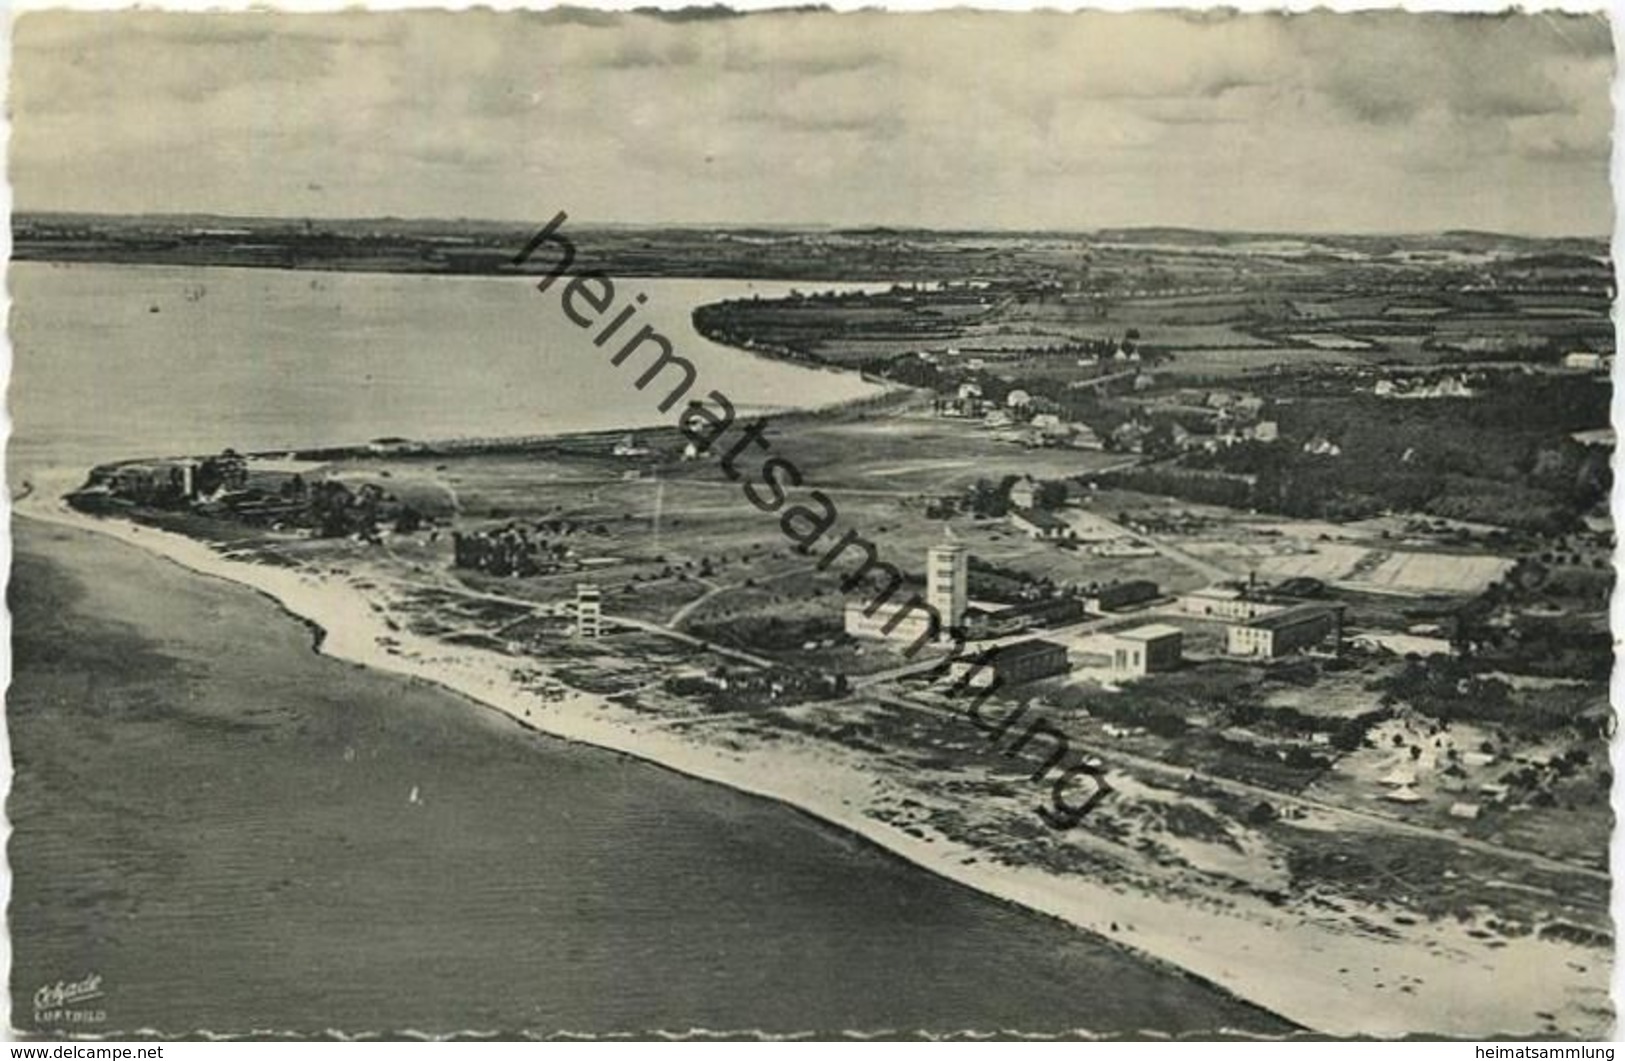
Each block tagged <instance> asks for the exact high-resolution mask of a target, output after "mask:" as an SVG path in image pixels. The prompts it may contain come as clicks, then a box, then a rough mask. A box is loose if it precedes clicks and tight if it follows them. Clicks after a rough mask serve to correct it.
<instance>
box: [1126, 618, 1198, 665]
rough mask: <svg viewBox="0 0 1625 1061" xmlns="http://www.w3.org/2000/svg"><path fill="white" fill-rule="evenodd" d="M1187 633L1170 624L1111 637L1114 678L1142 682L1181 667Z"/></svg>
mask: <svg viewBox="0 0 1625 1061" xmlns="http://www.w3.org/2000/svg"><path fill="white" fill-rule="evenodd" d="M1184 639H1185V633H1184V631H1182V630H1180V629H1179V627H1177V626H1169V625H1168V624H1167V623H1151V624H1149V625H1147V626H1136V627H1134V628H1133V629H1132V630H1119V631H1117V632H1116V633H1114V634H1112V674H1114V675H1117V676H1120V677H1125V678H1143V677H1145V676H1146V675H1147V674H1155V673H1157V672H1158V671H1168V670H1173V669H1174V668H1176V667H1178V666H1179V660H1180V657H1181V654H1182V646H1183V644H1184Z"/></svg>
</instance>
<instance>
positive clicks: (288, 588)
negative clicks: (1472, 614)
mask: <svg viewBox="0 0 1625 1061" xmlns="http://www.w3.org/2000/svg"><path fill="white" fill-rule="evenodd" d="M34 485H35V490H34V492H33V493H32V495H30V496H27V497H22V498H18V499H16V500H15V501H14V510H15V511H16V513H17V514H18V515H21V516H24V517H27V518H31V519H35V520H39V521H42V522H46V523H57V524H60V525H66V526H71V527H74V528H76V529H79V530H86V531H90V532H93V533H97V534H102V535H105V536H108V537H111V538H113V539H115V540H118V541H122V542H124V543H125V544H128V545H133V546H136V547H137V548H141V549H142V550H143V551H146V552H148V553H151V554H153V555H156V556H159V557H161V558H163V559H167V560H169V561H171V562H173V563H176V564H178V565H180V566H182V567H185V568H187V569H189V570H191V571H193V572H194V573H197V574H200V575H205V576H210V577H215V578H220V579H223V580H225V581H228V582H231V583H234V584H237V585H240V586H243V587H244V588H247V589H251V590H253V591H255V592H257V593H259V594H261V595H262V596H265V597H268V598H270V599H271V600H272V601H273V602H275V603H276V604H277V605H278V606H279V607H280V608H281V609H282V610H283V611H284V612H285V613H287V614H288V615H289V616H290V617H292V618H294V619H295V620H297V621H300V622H301V623H303V624H304V625H305V626H306V627H307V628H308V629H309V630H310V632H311V635H312V649H313V650H314V651H316V652H318V653H319V654H321V655H325V656H328V657H330V658H333V659H337V660H341V661H344V662H347V663H350V664H352V665H355V666H362V667H368V668H371V669H373V670H377V671H382V672H385V673H390V674H394V675H398V676H402V677H406V678H409V679H412V680H415V681H423V682H428V683H430V684H432V685H434V686H436V687H438V688H440V689H443V690H447V691H449V692H452V693H454V694H456V695H458V696H459V697H461V698H463V699H466V700H470V701H472V702H473V703H474V705H476V706H477V707H480V708H482V709H485V710H490V711H495V712H498V713H500V714H502V715H503V716H505V717H506V718H508V719H509V720H511V721H514V722H517V723H518V724H519V725H521V726H523V727H525V728H527V729H531V730H533V731H536V732H538V733H542V734H545V735H547V736H550V737H554V738H557V739H561V740H566V741H573V742H577V743H582V744H588V745H592V746H595V747H598V748H602V749H605V750H608V751H612V752H616V753H619V754H623V755H628V756H631V757H634V758H637V759H640V760H642V761H645V762H648V763H651V764H654V765H656V766H658V767H661V768H663V769H666V770H671V771H673V772H676V773H679V774H683V775H686V776H689V777H693V778H697V779H700V780H703V781H707V782H710V783H713V784H719V785H723V786H725V787H727V788H730V789H733V790H735V791H739V792H744V793H748V794H750V795H754V796H758V797H761V798H765V799H770V800H773V801H775V802H778V803H780V804H783V805H786V806H788V807H790V808H792V809H794V810H796V811H797V812H799V813H802V814H805V815H807V816H809V817H811V818H813V819H816V820H818V821H820V822H822V823H824V824H826V825H828V826H831V827H834V828H838V829H841V830H843V831H844V832H846V833H848V834H850V835H854V836H856V837H858V838H860V839H861V840H863V841H865V842H867V843H870V844H873V845H876V846H878V847H879V848H881V849H883V850H884V851H886V852H888V853H889V854H891V855H893V856H895V857H898V858H901V859H903V860H904V861H906V862H908V863H910V864H912V865H914V866H916V867H918V868H920V869H923V870H926V871H927V872H931V873H933V874H935V875H937V876H938V877H940V878H943V879H946V880H948V881H951V882H953V883H955V884H958V885H960V886H963V887H968V888H971V889H973V890H975V891H977V892H979V893H981V894H983V895H986V896H989V897H991V898H994V899H996V900H998V901H1001V902H1005V903H1010V904H1013V905H1015V906H1019V907H1021V908H1023V909H1025V910H1027V911H1031V912H1034V913H1037V914H1040V915H1043V916H1045V917H1049V918H1054V919H1056V920H1059V921H1062V922H1064V923H1065V924H1067V925H1068V926H1070V927H1071V928H1074V929H1077V930H1081V931H1083V932H1086V933H1088V934H1090V935H1091V936H1093V937H1096V938H1097V939H1098V940H1099V941H1101V942H1103V943H1106V944H1109V945H1111V946H1112V947H1114V948H1117V949H1120V950H1122V951H1124V952H1127V953H1130V954H1132V955H1133V956H1134V957H1136V958H1137V959H1140V960H1145V961H1149V962H1152V963H1154V964H1156V965H1157V966H1159V967H1161V968H1164V969H1167V970H1169V971H1172V972H1176V973H1178V974H1181V975H1185V976H1190V977H1193V978H1195V979H1199V980H1202V981H1205V982H1207V983H1209V984H1211V985H1213V986H1215V987H1217V988H1219V989H1221V990H1223V991H1224V992H1226V993H1228V994H1230V995H1232V996H1234V997H1236V998H1237V999H1239V1000H1241V1001H1243V1002H1245V1003H1248V1004H1251V1005H1253V1006H1256V1007H1259V1008H1260V1009H1263V1010H1265V1011H1267V1012H1270V1013H1273V1014H1276V1015H1278V1016H1280V1017H1282V1018H1284V1019H1285V1020H1287V1021H1290V1022H1292V1023H1294V1024H1298V1025H1300V1026H1302V1027H1303V1028H1304V1029H1306V1030H1310V1029H1312V1030H1313V1031H1315V1032H1320V1033H1324V1034H1331V1035H1338V1036H1393V1037H1397V1036H1404V1035H1439V1036H1459V1037H1464V1038H1482V1037H1483V1036H1485V1035H1487V1034H1491V1033H1492V1032H1493V1031H1499V1032H1502V1033H1504V1034H1535V1033H1537V1032H1538V1030H1539V1026H1538V1023H1537V1022H1536V1021H1535V1019H1534V1018H1533V1017H1532V1016H1529V1015H1527V1014H1518V1015H1514V1012H1513V1011H1514V1010H1516V1009H1519V1008H1521V1007H1518V1006H1517V1005H1515V1004H1514V1005H1512V1006H1509V1005H1508V1003H1509V1002H1510V1001H1511V1000H1510V999H1509V998H1507V997H1506V996H1505V995H1504V994H1502V993H1500V991H1499V990H1498V989H1502V990H1504V989H1506V988H1508V987H1510V986H1512V985H1518V984H1522V985H1524V986H1526V988H1528V989H1529V990H1531V991H1535V990H1539V989H1540V988H1541V987H1544V986H1546V985H1547V984H1548V983H1550V982H1551V981H1552V980H1554V979H1555V978H1554V977H1553V976H1551V975H1549V974H1550V973H1551V972H1553V971H1555V969H1560V968H1564V965H1563V963H1562V962H1560V961H1559V960H1558V959H1560V958H1567V959H1569V961H1568V963H1567V967H1568V968H1573V967H1575V959H1581V958H1583V959H1585V960H1586V961H1588V962H1594V961H1595V959H1596V957H1597V956H1596V955H1593V954H1592V953H1590V952H1588V951H1585V950H1584V949H1583V948H1579V947H1577V946H1574V945H1571V944H1564V943H1560V942H1556V941H1547V940H1538V941H1537V940H1518V941H1514V942H1516V943H1517V944H1519V946H1510V945H1509V946H1504V947H1503V948H1501V949H1499V950H1489V949H1487V948H1483V947H1482V946H1481V945H1479V946H1476V947H1473V949H1474V950H1475V951H1476V952H1477V953H1473V954H1471V955H1470V956H1469V955H1466V954H1464V953H1463V952H1462V947H1463V945H1464V944H1465V945H1467V946H1473V944H1474V941H1471V940H1467V939H1466V937H1465V936H1461V935H1460V933H1459V926H1423V929H1421V930H1418V934H1419V935H1420V934H1421V933H1422V932H1424V931H1430V930H1431V931H1432V934H1433V935H1434V936H1435V937H1436V938H1435V940H1434V941H1433V942H1431V943H1429V944H1428V946H1427V947H1425V948H1424V947H1422V946H1419V945H1418V944H1419V943H1420V941H1419V940H1406V941H1403V943H1402V944H1399V945H1396V944H1394V943H1390V942H1386V941H1383V940H1379V939H1373V938H1365V937H1358V936H1354V935H1352V934H1350V933H1348V932H1346V931H1338V930H1336V929H1334V928H1330V927H1329V926H1324V925H1317V924H1313V923H1310V922H1305V921H1302V920H1300V919H1299V918H1297V917H1296V916H1294V914H1293V913H1292V912H1290V911H1282V910H1279V909H1274V908H1271V907H1270V906H1268V905H1267V904H1265V903H1264V902H1263V901H1262V900H1251V899H1247V898H1237V899H1236V901H1235V902H1234V904H1233V910H1232V911H1230V912H1224V911H1216V910H1208V909H1204V908H1202V906H1199V905H1198V904H1197V903H1196V902H1192V901H1190V900H1188V899H1186V900H1182V899H1180V898H1177V897H1159V896H1157V895H1154V894H1151V893H1149V892H1137V893H1136V892H1128V891H1124V890H1123V889H1122V888H1121V887H1113V886H1112V885H1110V884H1108V883H1106V882H1103V881H1097V880H1093V879H1090V878H1087V877H1083V876H1081V875H1078V874H1071V875H1063V874H1061V873H1057V872H1053V871H1050V870H1047V869H1043V868H1041V867H1038V866H1033V865H1018V864H1014V863H1011V862H1008V861H1002V860H997V859H994V858H990V857H989V856H990V852H989V851H988V850H987V849H985V848H981V847H976V846H972V845H971V844H968V843H964V842H962V841H957V840H954V839H951V838H949V837H947V836H944V835H942V834H940V833H935V834H934V835H933V833H934V831H933V830H930V829H929V827H926V830H925V831H924V832H923V833H922V834H921V835H911V834H910V833H906V832H904V831H903V830H902V829H900V828H898V827H897V826H895V825H893V824H891V823H889V822H887V821H885V820H883V819H881V818H879V817H876V816H875V815H873V814H872V813H869V812H870V811H872V810H874V809H875V807H876V806H877V805H878V804H879V803H880V802H882V801H884V799H885V798H886V797H888V796H891V797H896V796H898V795H904V796H906V795H909V794H910V790H909V789H908V787H907V785H906V784H905V783H903V782H901V781H899V780H898V779H896V778H893V777H892V776H891V771H890V770H889V769H888V768H886V767H884V765H883V764H876V763H873V762H869V763H865V762H864V760H863V758H862V756H861V754H848V753H845V752H843V751H842V750H840V749H837V748H833V747H817V748H809V747H805V746H798V747H794V748H786V747H780V746H777V745H771V744H757V745H746V746H741V745H740V744H739V743H738V742H737V741H735V742H732V743H730V745H729V746H727V747H722V746H718V745H717V744H712V743H706V742H705V741H703V740H702V739H699V738H695V737H691V736H687V735H683V734H679V733H673V732H671V731H670V730H669V729H667V728H665V727H663V726H662V725H661V724H660V721H659V720H651V719H650V718H649V717H648V716H647V715H640V714H638V713H636V712H633V711H630V710H627V709H624V708H620V707H618V706H616V705H614V704H612V703H610V702H609V701H608V700H607V699H605V698H604V697H601V696H597V695H594V694H588V693H585V692H581V691H580V690H575V689H571V688H569V687H567V686H564V685H563V683H561V682H559V681H558V680H557V679H556V678H553V677H551V673H550V672H549V670H548V669H547V667H546V666H545V665H544V666H539V667H538V666H536V665H534V664H532V665H529V668H528V669H529V670H530V671H531V672H532V676H539V677H541V678H542V679H543V681H544V683H545V685H546V687H547V691H548V692H549V694H550V695H549V696H547V697H543V696H540V695H538V694H537V692H536V691H535V690H534V689H532V688H529V687H527V685H526V683H525V682H524V681H522V680H521V679H520V677H519V675H520V673H521V671H522V670H523V669H526V667H527V665H526V663H525V661H523V660H520V659H517V658H516V657H512V656H507V655H504V654H501V653H497V652H492V651H489V650H484V649H477V648H472V647H469V646H460V645H458V646H454V645H447V644H444V643H441V642H438V641H435V640H433V639H432V638H428V637H423V636H421V635H414V634H410V633H408V632H406V631H404V630H399V629H392V628H391V625H390V624H387V623H386V619H385V617H386V616H387V615H388V609H387V607H385V606H384V604H382V603H380V601H379V600H378V599H376V595H373V596H369V594H368V593H367V592H366V591H365V589H364V588H363V587H361V586H357V585H355V584H354V579H353V578H352V577H351V576H345V575H327V574H320V573H315V572H311V571H309V570H308V569H306V570H301V569H297V568H287V567H280V566H271V565H265V564H258V563H253V562H247V561H242V560H237V559H233V558H230V557H228V556H225V555H222V554H221V553H220V552H218V551H217V550H216V549H215V548H214V547H212V546H211V545H209V544H208V543H206V542H203V541H200V540H197V539H193V538H189V537H186V536H184V535H180V534H176V533H173V532H169V531H164V530H160V529H157V528H154V527H150V526H145V525H141V524H137V523H134V522H133V521H128V520H116V519H103V518H98V517H92V516H88V515H85V514H82V513H79V512H77V511H75V510H73V509H71V508H70V507H69V506H67V504H66V503H65V502H64V501H62V500H61V497H60V493H61V492H60V491H59V490H57V489H56V488H55V485H54V484H51V485H46V484H42V483H41V482H36V483H35V484H34ZM368 588H372V587H368ZM560 691H562V696H561V695H558V694H559V692H560ZM736 736H737V735H736ZM762 778H772V779H773V780H772V781H771V782H767V783H763V782H762V780H761V779H762ZM1119 923H1121V924H1122V925H1123V926H1124V928H1123V930H1122V931H1118V930H1117V929H1118V924H1119ZM1108 926H1110V928H1108ZM1452 930H1455V931H1454V932H1452ZM1288 934H1290V936H1291V938H1290V940H1289V938H1288ZM1531 947H1533V948H1539V949H1541V950H1542V951H1547V952H1549V953H1545V954H1543V955H1542V957H1543V958H1545V959H1546V960H1544V961H1540V962H1538V963H1536V969H1533V970H1532V969H1530V967H1529V963H1528V962H1527V960H1526V959H1527V958H1528V955H1527V954H1525V953H1524V952H1525V951H1527V950H1528V949H1529V948H1531ZM1361 963H1363V965H1362V964H1361ZM1339 967H1341V970H1340V971H1343V972H1347V971H1348V970H1349V969H1350V968H1356V967H1359V968H1361V969H1363V968H1367V967H1369V968H1371V969H1372V970H1373V971H1374V972H1377V971H1380V972H1381V974H1382V975H1383V976H1384V977H1385V978H1386V979H1387V980H1388V981H1390V982H1393V981H1396V980H1397V981H1399V982H1404V981H1406V980H1407V979H1409V980H1413V981H1414V983H1415V984H1417V985H1421V984H1422V983H1424V979H1423V976H1422V975H1421V974H1423V973H1426V974H1427V978H1426V981H1425V982H1426V983H1427V984H1429V985H1434V986H1435V989H1437V988H1442V991H1438V994H1441V995H1442V996H1443V998H1439V997H1437V995H1435V994H1434V992H1433V991H1430V992H1429V993H1427V994H1424V993H1422V992H1421V991H1420V990H1414V991H1408V992H1407V993H1406V994H1403V995H1400V994H1395V993H1392V992H1387V993H1383V994H1380V995H1378V994H1372V993H1370V992H1369V991H1361V990H1360V988H1359V985H1357V984H1353V983H1337V982H1335V980H1333V979H1332V978H1331V977H1329V976H1328V973H1329V970H1330V969H1332V968H1339ZM1537 970H1544V972H1541V971H1537ZM1469 973H1471V974H1474V975H1473V976H1472V980H1473V984H1472V985H1471V988H1472V989H1469V990H1461V989H1466V988H1469V985H1468V984H1466V983H1464V982H1462V981H1463V980H1464V979H1465V978H1466V977H1467V975H1468V974H1469ZM1571 979H1572V974H1571ZM1310 985H1313V986H1312V987H1311V986H1310ZM1379 986H1380V985H1379ZM1588 986H1589V985H1586V984H1582V983H1570V984H1568V985H1562V986H1558V987H1557V988H1555V989H1554V990H1552V991H1550V992H1545V993H1543V994H1542V997H1540V998H1539V999H1538V1000H1535V1003H1538V1004H1533V1005H1532V1009H1533V1011H1534V1012H1541V1011H1545V1012H1549V1013H1563V1014H1564V1015H1565V1016H1566V1017H1567V1018H1568V1019H1567V1020H1566V1021H1565V1023H1566V1024H1567V1025H1569V1026H1575V1027H1578V1026H1586V1027H1590V1026H1592V1025H1594V1024H1595V1023H1596V1019H1595V1018H1594V1017H1591V1016H1589V1015H1586V1014H1584V1013H1583V1012H1582V1011H1581V1010H1580V1009H1578V1008H1577V1007H1579V1005H1580V1003H1581V1002H1582V1001H1584V1000H1582V999H1576V998H1574V997H1573V996H1574V995H1575V994H1577V993H1579V994H1583V993H1584V991H1585V989H1586V988H1587V987H1588ZM1453 988H1454V989H1456V990H1452V989H1453ZM1593 1001H1594V1002H1595V1003H1598V1004H1601V1005H1604V1006H1606V1005H1607V995H1606V991H1604V992H1603V996H1602V998H1601V999H1600V1000H1593ZM1362 1002H1363V1003H1364V1005H1361V1003H1362ZM1464 1003H1467V1004H1465V1005H1464ZM1441 1005H1442V1006H1443V1007H1444V1008H1442V1009H1441ZM1214 1031H1215V1032H1222V1031H1228V1029H1214ZM1244 1034H1245V1033H1244Z"/></svg>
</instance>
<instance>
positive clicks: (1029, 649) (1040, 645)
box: [993, 637, 1066, 663]
mask: <svg viewBox="0 0 1625 1061" xmlns="http://www.w3.org/2000/svg"><path fill="white" fill-rule="evenodd" d="M1056 651H1059V652H1065V651H1066V646H1065V645H1061V644H1057V643H1055V642H1054V641H1045V640H1043V639H1042V638H1037V637H1029V638H1028V639H1027V640H1025V641H1017V642H1015V643H1014V644H1009V645H1001V646H999V648H998V649H997V651H995V653H994V654H993V660H994V662H996V663H1009V662H1012V661H1017V660H1023V659H1027V658H1029V657H1032V656H1042V655H1045V654H1047V653H1050V652H1056Z"/></svg>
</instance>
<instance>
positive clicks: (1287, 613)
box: [1246, 604, 1343, 630]
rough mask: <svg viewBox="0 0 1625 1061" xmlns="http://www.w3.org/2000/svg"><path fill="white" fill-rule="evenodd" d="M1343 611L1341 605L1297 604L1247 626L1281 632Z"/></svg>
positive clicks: (1255, 620) (1259, 618) (1248, 623)
mask: <svg viewBox="0 0 1625 1061" xmlns="http://www.w3.org/2000/svg"><path fill="white" fill-rule="evenodd" d="M1342 611H1343V605H1341V604H1296V605H1293V606H1292V607H1290V608H1283V609H1282V610H1281V611H1278V612H1271V613H1270V614H1268V615H1260V616H1259V617H1258V618H1256V619H1249V620H1248V621H1247V623H1246V625H1247V626H1249V627H1251V628H1253V629H1255V630H1279V629H1280V628H1281V627H1283V626H1292V625H1295V624H1297V623H1307V622H1310V621H1311V620H1314V619H1319V618H1321V617H1323V616H1326V615H1329V614H1341V613H1342Z"/></svg>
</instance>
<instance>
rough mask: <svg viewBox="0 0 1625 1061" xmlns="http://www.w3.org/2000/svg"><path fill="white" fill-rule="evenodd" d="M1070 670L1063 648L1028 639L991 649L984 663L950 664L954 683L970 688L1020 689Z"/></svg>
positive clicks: (1037, 639)
mask: <svg viewBox="0 0 1625 1061" xmlns="http://www.w3.org/2000/svg"><path fill="white" fill-rule="evenodd" d="M1071 669H1072V664H1071V662H1070V661H1069V660H1068V659H1067V655H1066V646H1065V645H1060V644H1056V643H1055V642H1054V641H1043V640H1040V639H1039V638H1036V637H1032V638H1028V639H1027V640H1025V641H1016V642H1013V643H1011V644H1008V645H1000V646H998V647H997V648H995V649H993V650H992V651H991V652H990V653H989V654H988V656H987V657H986V660H985V662H980V661H979V659H969V660H961V661H959V662H957V663H955V664H954V667H953V672H954V676H955V678H956V679H961V680H965V681H966V682H967V684H969V685H973V686H987V685H991V684H993V683H994V682H997V683H998V684H1000V685H1020V684H1021V683H1022V682H1031V681H1037V680H1038V679H1039V678H1052V677H1054V676H1056V675H1058V674H1065V673H1066V672H1067V671H1069V670H1071Z"/></svg>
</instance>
